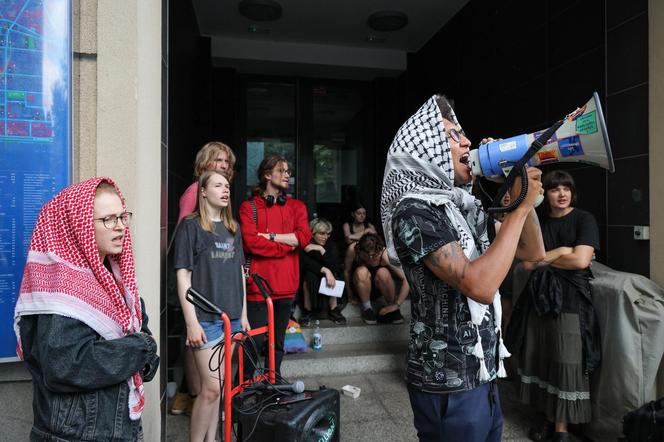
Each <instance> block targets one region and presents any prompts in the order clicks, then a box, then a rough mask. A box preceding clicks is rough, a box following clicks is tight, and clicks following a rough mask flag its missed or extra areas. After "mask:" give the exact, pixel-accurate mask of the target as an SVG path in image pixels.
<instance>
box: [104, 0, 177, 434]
mask: <svg viewBox="0 0 664 442" xmlns="http://www.w3.org/2000/svg"><path fill="white" fill-rule="evenodd" d="M161 32H162V30H161V1H160V0H121V1H118V0H99V1H98V3H97V36H98V39H97V167H96V172H97V175H108V176H110V177H112V178H113V179H114V180H116V181H117V183H118V185H119V186H120V189H121V190H122V192H123V193H124V196H125V198H126V200H127V206H128V207H129V209H130V210H131V211H133V212H134V214H135V215H134V223H133V226H132V236H133V241H134V254H135V258H136V276H137V282H138V288H139V293H140V294H141V296H142V297H143V299H145V303H146V306H147V311H148V315H149V316H150V329H151V330H152V331H153V333H154V334H155V338H156V339H157V341H158V342H159V340H160V339H159V333H160V324H159V303H160V299H159V294H160V268H159V263H160V256H159V254H160V195H161V144H160V137H161V105H162V103H161ZM164 105H166V103H164ZM163 363H166V361H163ZM159 384H160V379H159V377H158V376H157V377H155V379H154V380H153V381H152V382H150V383H149V384H147V385H146V393H147V400H146V406H145V411H144V414H143V426H144V430H145V440H149V441H156V440H159V439H160V438H161V434H160V431H161V430H160V428H161V427H160V421H161V414H160V408H159V405H160V398H161V392H160V388H159Z"/></svg>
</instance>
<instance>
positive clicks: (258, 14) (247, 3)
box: [237, 0, 281, 21]
mask: <svg viewBox="0 0 664 442" xmlns="http://www.w3.org/2000/svg"><path fill="white" fill-rule="evenodd" d="M237 8H238V10H239V11H240V14H242V15H243V16H245V17H246V18H248V19H249V20H254V21H272V20H277V19H278V18H279V17H281V5H280V4H279V3H277V2H276V1H274V0H242V1H241V2H240V3H239V4H238V6H237Z"/></svg>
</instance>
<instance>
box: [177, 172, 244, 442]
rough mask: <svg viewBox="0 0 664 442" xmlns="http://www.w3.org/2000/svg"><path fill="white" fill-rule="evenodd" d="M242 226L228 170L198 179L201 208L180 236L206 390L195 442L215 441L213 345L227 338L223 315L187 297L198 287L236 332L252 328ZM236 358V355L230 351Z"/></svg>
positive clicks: (186, 309)
mask: <svg viewBox="0 0 664 442" xmlns="http://www.w3.org/2000/svg"><path fill="white" fill-rule="evenodd" d="M243 264H244V253H243V250H242V235H241V233H240V226H239V224H238V223H237V222H236V221H235V220H234V219H233V212H232V209H231V200H230V184H229V181H228V178H227V176H226V175H225V174H223V173H222V172H219V171H216V170H209V171H206V172H204V173H203V174H202V175H201V177H200V179H199V181H198V206H197V210H196V211H195V212H194V213H193V214H192V215H190V216H188V217H187V218H185V219H184V220H182V224H181V225H180V227H179V228H178V232H177V234H176V237H175V269H176V272H177V285H178V297H179V298H180V305H181V306H182V313H183V315H184V319H185V322H186V325H187V339H186V345H187V346H189V347H191V348H192V350H193V351H194V360H195V362H196V368H197V369H198V374H199V376H200V379H201V391H200V393H199V394H198V397H197V398H196V401H195V402H194V405H193V408H192V411H191V430H190V440H192V441H206V442H213V441H214V440H215V436H216V434H217V424H218V421H219V396H220V386H221V382H222V381H223V372H221V371H212V370H211V369H210V359H211V357H212V353H213V348H214V347H215V346H216V345H218V344H221V342H222V341H223V323H222V321H221V319H220V318H219V316H218V315H214V314H209V313H205V312H203V311H202V310H200V309H198V308H195V307H194V306H193V305H192V304H191V303H189V302H188V301H187V300H186V295H187V291H188V290H189V289H190V288H194V289H195V290H196V291H198V292H199V293H201V294H202V295H203V296H205V297H206V298H207V299H208V300H209V301H210V302H212V303H213V304H215V305H217V306H218V307H219V308H221V309H222V310H223V311H224V312H225V313H226V314H227V315H228V317H229V318H230V319H231V329H232V332H233V333H236V332H238V331H241V330H249V328H250V327H249V322H248V321H247V303H246V290H245V283H244V274H243V271H242V266H243ZM227 357H230V355H227Z"/></svg>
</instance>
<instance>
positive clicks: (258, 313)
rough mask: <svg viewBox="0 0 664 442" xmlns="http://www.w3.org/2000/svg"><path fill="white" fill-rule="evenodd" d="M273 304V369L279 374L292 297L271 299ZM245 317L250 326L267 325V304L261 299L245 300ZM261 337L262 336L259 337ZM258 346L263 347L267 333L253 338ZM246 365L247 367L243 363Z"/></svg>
mask: <svg viewBox="0 0 664 442" xmlns="http://www.w3.org/2000/svg"><path fill="white" fill-rule="evenodd" d="M272 304H273V306H274V361H275V364H274V369H275V371H276V372H277V375H281V361H282V359H283V358H284V340H285V339H286V328H287V327H288V320H289V319H290V314H291V306H292V305H293V299H292V298H288V299H277V300H273V301H272ZM247 319H249V324H250V325H251V328H252V329H253V328H258V327H263V326H265V325H267V304H266V303H265V302H263V301H261V302H253V301H247ZM261 337H262V338H261ZM255 339H256V343H257V344H258V348H259V349H262V348H265V346H266V345H267V333H265V334H263V335H260V336H258V337H256V338H255ZM267 361H268V359H267V351H266V353H265V367H266V368H267V366H268V365H267ZM245 366H246V367H249V366H247V365H246V364H245Z"/></svg>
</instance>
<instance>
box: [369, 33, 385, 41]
mask: <svg viewBox="0 0 664 442" xmlns="http://www.w3.org/2000/svg"><path fill="white" fill-rule="evenodd" d="M386 40H387V38H385V36H383V35H376V34H369V35H367V41H368V42H369V43H385V41H386Z"/></svg>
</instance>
